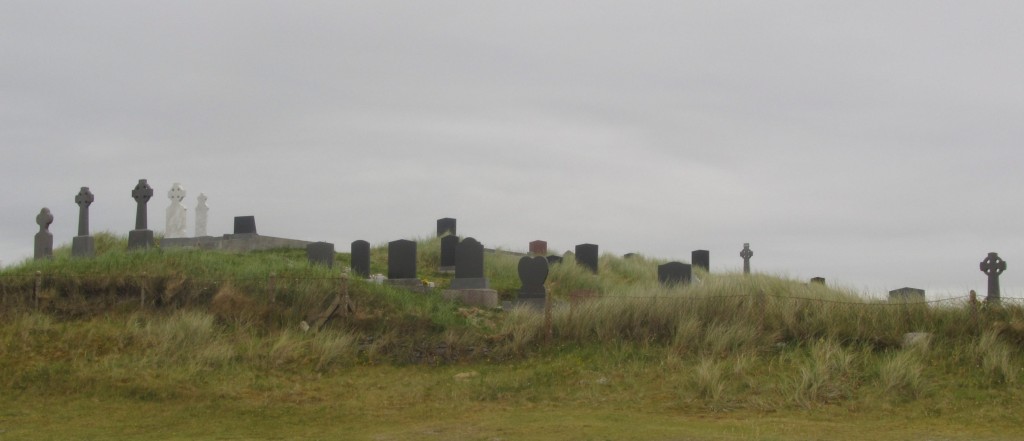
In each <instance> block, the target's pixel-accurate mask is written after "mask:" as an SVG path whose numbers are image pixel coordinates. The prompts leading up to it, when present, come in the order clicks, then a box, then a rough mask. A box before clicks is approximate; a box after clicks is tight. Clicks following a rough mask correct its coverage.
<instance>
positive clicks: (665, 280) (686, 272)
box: [658, 262, 693, 286]
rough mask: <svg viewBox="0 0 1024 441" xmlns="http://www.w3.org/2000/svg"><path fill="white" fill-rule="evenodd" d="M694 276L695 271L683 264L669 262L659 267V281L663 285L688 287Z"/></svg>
mask: <svg viewBox="0 0 1024 441" xmlns="http://www.w3.org/2000/svg"><path fill="white" fill-rule="evenodd" d="M692 275H693V270H692V268H691V267H690V265H687V264H685V263H682V262H669V263H666V264H663V265H658V281H659V282H661V284H662V285H666V286H671V285H675V284H683V285H687V284H689V283H690V279H691V276H692Z"/></svg>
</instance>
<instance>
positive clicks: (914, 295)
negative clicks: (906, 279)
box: [889, 287, 924, 302]
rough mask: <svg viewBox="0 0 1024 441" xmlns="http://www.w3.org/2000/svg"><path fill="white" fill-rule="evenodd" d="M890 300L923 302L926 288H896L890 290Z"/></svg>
mask: <svg viewBox="0 0 1024 441" xmlns="http://www.w3.org/2000/svg"><path fill="white" fill-rule="evenodd" d="M889 301H902V302H923V301H924V290H923V289H918V288H910V287H904V288H900V289H894V290H892V291H889Z"/></svg>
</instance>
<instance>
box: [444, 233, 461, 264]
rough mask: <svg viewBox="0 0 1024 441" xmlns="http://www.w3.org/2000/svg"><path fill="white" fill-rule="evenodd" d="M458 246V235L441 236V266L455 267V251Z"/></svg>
mask: <svg viewBox="0 0 1024 441" xmlns="http://www.w3.org/2000/svg"><path fill="white" fill-rule="evenodd" d="M458 246H459V236H452V235H447V236H444V237H442V238H441V268H444V269H448V268H454V267H455V251H456V249H457V248H458Z"/></svg>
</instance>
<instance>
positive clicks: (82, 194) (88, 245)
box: [71, 187, 96, 257]
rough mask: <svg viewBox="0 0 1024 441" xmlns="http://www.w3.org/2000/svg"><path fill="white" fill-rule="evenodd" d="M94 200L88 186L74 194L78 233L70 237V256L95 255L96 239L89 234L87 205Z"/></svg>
mask: <svg viewBox="0 0 1024 441" xmlns="http://www.w3.org/2000/svg"><path fill="white" fill-rule="evenodd" d="M94 200H96V198H95V196H93V194H92V192H91V191H89V187H82V189H81V190H79V191H78V194H77V195H75V203H76V204H78V235H77V236H75V237H74V238H73V239H71V256H72V257H93V256H95V255H96V241H95V240H93V237H92V236H90V235H89V205H91V204H92V203H93V201H94Z"/></svg>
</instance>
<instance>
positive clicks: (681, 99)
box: [0, 0, 1024, 297]
mask: <svg viewBox="0 0 1024 441" xmlns="http://www.w3.org/2000/svg"><path fill="white" fill-rule="evenodd" d="M1021 17H1024V3H1021V2H1016V1H971V2H939V1H858V2H820V1H772V2H765V1H723V2H695V1H649V2H648V1H640V2H611V1H588V2H566V1H543V2H530V1H512V2H451V1H432V2H387V1H369V2H349V1H319V2H318V1H307V2H251V1H230V2H229V1H221V2H211V1H176V2H135V1H122V2H115V1H95V2H72V1H64V2H44V1H12V0H3V1H0V60H3V61H2V63H3V69H0V121H2V123H0V146H2V148H3V155H2V158H0V173H2V179H3V184H4V185H3V187H4V189H3V191H2V194H3V205H2V207H3V210H0V260H2V261H3V263H4V264H5V265H7V264H11V263H15V262H17V261H20V260H21V259H24V258H26V257H30V256H31V253H32V236H33V234H34V233H35V232H36V231H37V226H36V225H35V222H34V220H35V215H36V214H37V213H38V212H39V209H40V208H41V207H43V206H46V207H49V208H50V209H51V210H52V211H53V213H54V216H55V218H56V220H55V222H54V225H53V227H52V228H51V230H52V231H53V233H54V235H55V237H56V240H57V242H58V243H65V242H70V239H71V237H72V236H73V235H74V234H75V233H76V225H77V206H76V205H75V204H74V202H73V199H74V196H75V194H76V193H77V192H78V189H79V187H81V186H89V187H90V188H91V189H92V192H93V193H94V194H95V195H96V202H95V203H94V204H93V206H92V210H91V213H92V230H93V231H94V232H95V231H99V230H109V231H113V232H117V233H121V234H127V231H128V230H130V229H131V228H132V227H133V226H134V215H135V211H134V201H133V200H132V199H131V197H130V192H131V189H132V187H133V186H134V185H135V183H136V182H137V180H138V179H140V178H146V179H148V180H149V182H150V184H151V185H152V186H153V187H154V188H155V190H156V196H155V197H154V198H153V201H152V202H151V203H150V210H149V212H150V227H151V228H152V229H154V230H157V231H162V229H163V227H164V216H163V212H164V209H165V207H166V206H167V205H168V200H167V198H166V193H167V190H168V189H169V188H170V186H171V184H172V183H174V182H180V183H182V185H183V186H184V187H185V188H186V189H187V190H188V192H189V194H188V197H187V198H186V201H185V203H186V205H187V206H189V207H190V210H191V209H192V208H194V206H195V197H196V196H197V195H198V193H199V192H204V193H206V194H207V196H208V197H209V202H208V203H209V205H210V207H211V212H210V216H211V219H210V227H209V231H210V233H211V234H223V233H229V232H230V229H231V225H232V218H233V217H234V216H238V215H254V216H256V222H257V227H258V229H259V230H260V232H261V233H262V234H266V235H271V236H279V237H290V238H296V239H306V240H326V241H331V242H334V243H336V244H337V246H338V248H339V249H342V250H347V247H348V243H349V242H351V241H352V240H356V239H366V240H369V241H371V242H372V243H382V242H385V241H388V240H393V239H398V238H413V237H424V236H428V235H429V234H431V232H432V230H433V228H434V221H435V220H436V219H437V218H441V217H455V218H457V219H458V221H459V233H460V234H461V235H463V236H473V237H476V238H477V239H478V240H480V241H481V242H483V243H484V244H485V245H487V246H500V247H506V248H511V249H525V248H526V244H527V242H529V241H530V240H534V239H545V240H547V241H548V243H549V246H550V247H551V248H555V249H558V250H567V249H571V248H572V247H573V246H574V245H576V244H579V243H584V242H589V243H596V244H598V245H599V246H600V247H601V251H602V252H611V253H616V254H622V253H626V252H634V251H635V252H641V253H643V254H646V255H650V256H655V257H662V258H670V259H676V258H678V259H684V260H688V258H689V252H690V251H691V250H694V249H709V250H711V261H712V270H715V271H729V270H738V269H739V268H740V266H741V263H742V261H741V260H740V258H739V257H738V253H739V251H740V249H741V247H742V244H743V242H750V243H751V247H752V248H753V250H754V253H755V256H754V258H753V260H752V263H753V266H754V268H755V270H760V271H767V272H772V273H779V274H783V275H788V276H792V277H797V278H801V279H805V278H809V277H812V276H823V277H826V278H827V279H829V280H830V282H833V281H834V282H836V283H839V284H842V285H844V286H848V287H853V288H857V289H862V290H865V291H869V292H883V291H884V290H887V289H894V288H898V287H902V286H907V285H909V286H915V287H921V288H926V289H928V290H929V292H930V294H932V295H936V296H945V295H962V294H963V293H964V292H965V291H966V290H967V289H972V288H973V289H977V290H979V291H980V292H982V291H984V287H985V279H984V275H983V274H982V273H981V272H980V271H979V270H978V262H980V261H981V260H982V259H983V258H984V257H985V254H986V253H987V252H989V251H997V252H999V253H1000V255H1001V256H1002V257H1003V258H1004V259H1005V260H1006V261H1007V262H1008V263H1009V269H1008V270H1007V272H1006V273H1005V274H1004V276H1003V286H1004V289H1005V290H1006V291H1008V293H1009V294H1011V295H1018V296H1022V297H1024V290H1022V289H1021V282H1022V281H1024V234H1022V231H1021V228H1020V226H1019V225H1020V221H1019V220H1020V219H1021V218H1022V216H1024V207H1022V206H1021V204H1020V202H1019V192H1018V189H1020V188H1021V187H1022V185H1024V177H1022V175H1021V171H1022V170H1021V169H1022V167H1021V165H1022V155H1024V153H1022V152H1021V149H1020V147H1021V140H1022V139H1024V125H1022V124H1021V122H1022V120H1024V118H1022V117H1024V81H1022V78H1024V51H1022V50H1021V42H1024V26H1021V25H1020V19H1021ZM190 216H191V213H190ZM190 224H191V221H190ZM190 229H191V225H190ZM1018 264H1020V265H1021V266H1017V265H1018ZM1018 268H1020V269H1018Z"/></svg>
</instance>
